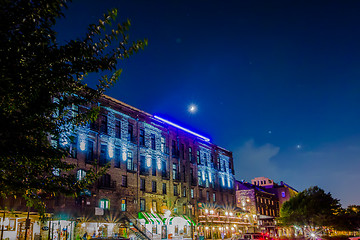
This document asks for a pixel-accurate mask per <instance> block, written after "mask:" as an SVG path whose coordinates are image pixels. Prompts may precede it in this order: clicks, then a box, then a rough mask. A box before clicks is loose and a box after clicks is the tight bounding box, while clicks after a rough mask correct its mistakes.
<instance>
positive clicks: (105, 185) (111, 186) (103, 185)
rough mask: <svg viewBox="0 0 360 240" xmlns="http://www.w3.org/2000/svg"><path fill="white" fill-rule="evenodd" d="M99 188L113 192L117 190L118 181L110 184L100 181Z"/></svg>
mask: <svg viewBox="0 0 360 240" xmlns="http://www.w3.org/2000/svg"><path fill="white" fill-rule="evenodd" d="M98 188H100V189H111V190H113V189H116V181H110V182H108V183H106V182H101V181H99V182H98Z"/></svg>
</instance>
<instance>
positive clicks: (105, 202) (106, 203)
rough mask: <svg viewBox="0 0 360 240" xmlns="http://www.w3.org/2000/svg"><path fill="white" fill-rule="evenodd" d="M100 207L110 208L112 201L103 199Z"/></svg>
mask: <svg viewBox="0 0 360 240" xmlns="http://www.w3.org/2000/svg"><path fill="white" fill-rule="evenodd" d="M99 207H100V208H102V209H109V208H110V201H109V200H108V199H101V200H100V205H99Z"/></svg>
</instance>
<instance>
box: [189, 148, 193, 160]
mask: <svg viewBox="0 0 360 240" xmlns="http://www.w3.org/2000/svg"><path fill="white" fill-rule="evenodd" d="M192 161H193V159H192V148H191V147H189V162H192Z"/></svg>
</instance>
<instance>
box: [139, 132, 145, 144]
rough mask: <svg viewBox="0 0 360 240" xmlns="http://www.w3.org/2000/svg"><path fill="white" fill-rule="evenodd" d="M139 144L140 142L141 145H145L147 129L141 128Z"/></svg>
mask: <svg viewBox="0 0 360 240" xmlns="http://www.w3.org/2000/svg"><path fill="white" fill-rule="evenodd" d="M139 144H140V146H145V130H144V129H140V133H139Z"/></svg>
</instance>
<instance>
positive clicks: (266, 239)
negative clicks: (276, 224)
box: [243, 233, 272, 240]
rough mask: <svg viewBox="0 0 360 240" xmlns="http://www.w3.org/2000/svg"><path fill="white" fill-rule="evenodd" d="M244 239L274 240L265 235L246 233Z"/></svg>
mask: <svg viewBox="0 0 360 240" xmlns="http://www.w3.org/2000/svg"><path fill="white" fill-rule="evenodd" d="M243 239H245V240H252V239H259V240H272V238H271V237H269V236H268V235H267V234H265V233H245V234H244V237H243Z"/></svg>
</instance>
